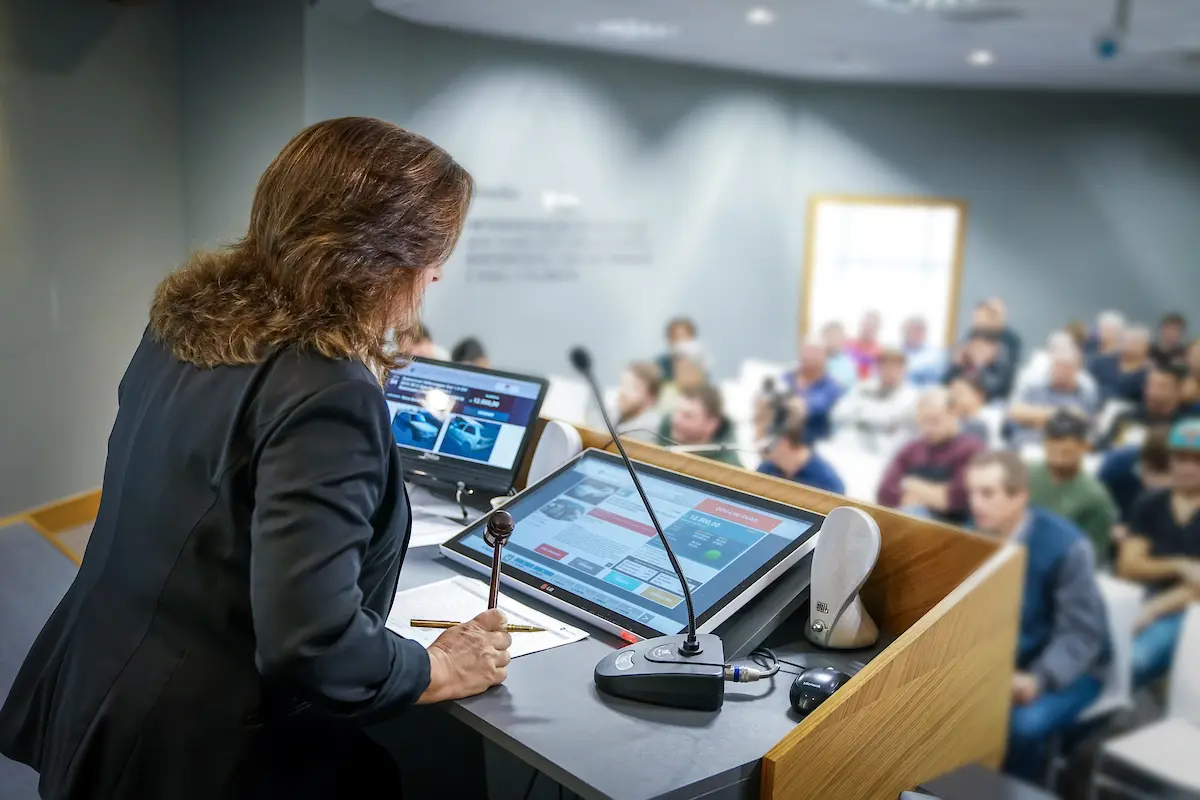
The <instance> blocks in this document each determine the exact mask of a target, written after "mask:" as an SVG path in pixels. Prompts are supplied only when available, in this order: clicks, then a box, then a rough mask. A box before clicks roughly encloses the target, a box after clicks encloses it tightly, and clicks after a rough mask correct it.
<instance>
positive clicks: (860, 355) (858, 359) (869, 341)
mask: <svg viewBox="0 0 1200 800" xmlns="http://www.w3.org/2000/svg"><path fill="white" fill-rule="evenodd" d="M882 327H883V317H881V316H880V315H879V312H878V311H868V312H867V313H865V314H863V316H862V320H861V321H860V322H859V323H858V338H857V339H855V340H854V341H853V342H851V343H850V346H849V347H848V348H847V350H848V351H849V353H850V357H851V358H853V359H854V363H855V364H856V365H857V367H858V377H859V379H860V380H861V379H864V378H869V377H870V376H871V374H872V373H873V372H875V362H876V360H877V359H878V358H879V351H880V344H879V329H880V328H882Z"/></svg>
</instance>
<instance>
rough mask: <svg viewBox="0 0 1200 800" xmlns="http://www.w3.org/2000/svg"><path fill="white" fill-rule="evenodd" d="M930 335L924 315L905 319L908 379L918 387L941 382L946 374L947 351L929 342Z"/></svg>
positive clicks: (904, 334) (905, 352) (905, 350)
mask: <svg viewBox="0 0 1200 800" xmlns="http://www.w3.org/2000/svg"><path fill="white" fill-rule="evenodd" d="M928 336H929V328H928V326H927V325H926V324H925V319H924V317H910V318H909V319H908V320H906V321H905V323H904V331H903V338H904V343H903V349H904V355H905V357H906V358H907V359H908V380H909V381H910V382H911V383H912V384H913V385H914V386H916V387H917V388H918V389H924V388H925V387H927V386H933V385H935V384H938V383H941V382H942V378H944V377H945V376H946V351H945V350H944V349H943V348H941V347H935V346H933V345H931V344H929V341H928Z"/></svg>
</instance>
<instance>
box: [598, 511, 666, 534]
mask: <svg viewBox="0 0 1200 800" xmlns="http://www.w3.org/2000/svg"><path fill="white" fill-rule="evenodd" d="M588 514H589V515H590V516H593V517H595V518H596V519H602V520H604V521H605V522H611V523H612V524H613V525H620V526H621V527H622V528H626V529H628V530H631V531H637V532H638V533H640V534H641V535H642V536H653V535H654V528H651V527H650V526H649V525H647V524H646V523H644V522H638V521H637V520H636V519H629V518H628V517H622V516H620V515H618V514H614V513H612V512H611V511H605V510H604V509H603V508H593V509H592V510H591V511H589V512H588Z"/></svg>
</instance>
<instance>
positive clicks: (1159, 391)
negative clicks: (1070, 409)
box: [1099, 365, 1183, 450]
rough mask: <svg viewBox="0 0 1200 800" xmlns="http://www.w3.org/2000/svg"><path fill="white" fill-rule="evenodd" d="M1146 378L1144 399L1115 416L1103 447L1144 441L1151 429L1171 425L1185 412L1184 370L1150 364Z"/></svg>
mask: <svg viewBox="0 0 1200 800" xmlns="http://www.w3.org/2000/svg"><path fill="white" fill-rule="evenodd" d="M1145 381H1146V388H1145V390H1144V391H1143V393H1142V394H1143V400H1142V401H1141V402H1140V403H1138V404H1137V405H1136V406H1134V407H1133V408H1128V409H1126V410H1124V411H1122V412H1121V413H1119V414H1117V415H1116V416H1115V417H1113V420H1112V424H1110V425H1109V428H1108V430H1107V431H1105V432H1104V435H1103V436H1102V437H1101V439H1100V444H1099V449H1100V450H1108V449H1110V448H1113V447H1122V446H1124V445H1137V444H1141V443H1142V442H1143V441H1145V438H1146V433H1147V431H1148V430H1149V429H1151V428H1153V427H1156V426H1169V425H1171V423H1173V422H1175V421H1176V420H1177V419H1178V418H1179V417H1180V416H1182V414H1181V413H1180V412H1181V411H1182V392H1183V375H1182V373H1181V371H1179V370H1178V369H1175V368H1171V369H1165V368H1162V367H1159V366H1157V365H1151V367H1150V369H1149V371H1148V372H1147V373H1146V378H1145Z"/></svg>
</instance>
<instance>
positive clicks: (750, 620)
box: [713, 553, 812, 661]
mask: <svg viewBox="0 0 1200 800" xmlns="http://www.w3.org/2000/svg"><path fill="white" fill-rule="evenodd" d="M811 577H812V553H807V554H806V555H805V556H804V558H802V559H800V561H799V562H798V563H797V564H796V565H795V566H794V567H792V568H791V569H789V570H788V571H787V572H785V573H784V574H783V575H782V576H781V577H780V578H779V580H777V581H775V582H774V583H773V584H771V585H770V586H769V587H768V588H767V589H766V591H763V592H761V593H760V594H759V595H758V596H757V597H755V598H754V599H753V600H751V601H750V602H749V603H747V604H746V605H744V606H742V607H741V608H740V609H738V611H737V613H735V614H734V615H733V616H732V617H730V618H729V619H727V620H726V621H725V622H722V623H721V624H720V625H718V626H717V629H716V630H715V631H713V633H715V634H717V635H718V636H720V637H721V641H722V643H724V646H725V659H726V660H727V661H733V660H735V659H739V658H745V657H746V656H748V655H750V651H751V650H753V649H754V648H756V647H758V646H759V645H761V644H762V643H763V642H764V641H765V640H766V638H767V637H768V636H770V635H771V634H772V633H774V631H775V629H776V628H778V627H779V626H780V625H782V624H783V623H784V622H785V621H787V619H788V618H789V617H791V616H792V615H793V614H795V613H796V612H798V611H801V612H804V614H805V616H807V609H806V608H805V606H806V604H807V603H808V590H809V582H810V580H811Z"/></svg>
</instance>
